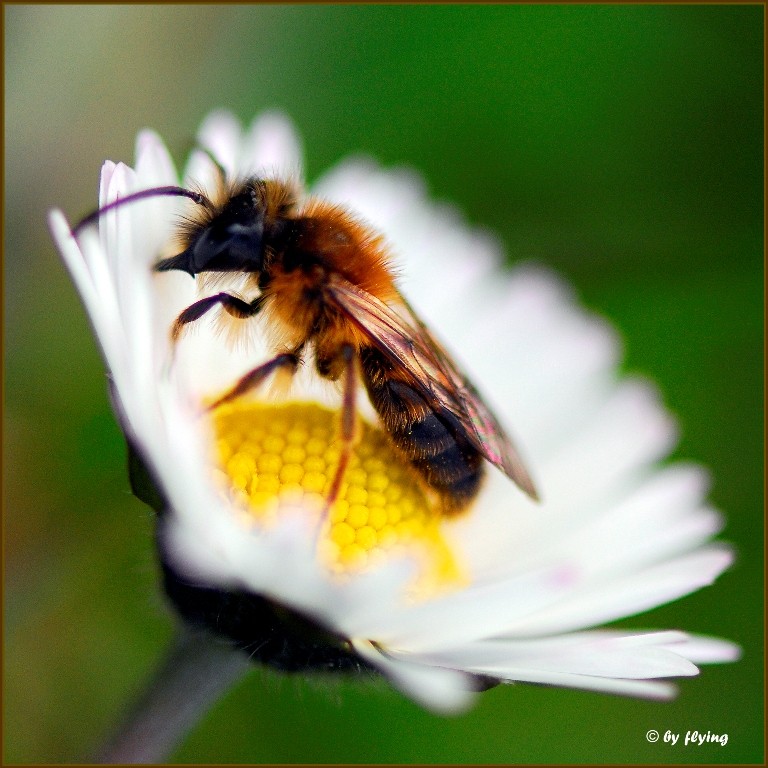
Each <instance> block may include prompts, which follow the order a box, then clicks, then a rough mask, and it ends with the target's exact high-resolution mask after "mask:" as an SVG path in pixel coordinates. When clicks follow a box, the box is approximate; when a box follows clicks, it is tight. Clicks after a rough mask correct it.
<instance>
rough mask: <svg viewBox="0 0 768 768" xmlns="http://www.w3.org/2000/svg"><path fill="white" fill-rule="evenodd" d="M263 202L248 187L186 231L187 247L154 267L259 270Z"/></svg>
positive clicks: (196, 270)
mask: <svg viewBox="0 0 768 768" xmlns="http://www.w3.org/2000/svg"><path fill="white" fill-rule="evenodd" d="M264 219H265V210H264V205H263V204H261V203H260V200H259V196H258V191H257V190H256V189H255V188H254V187H252V186H247V187H246V188H245V189H244V190H243V191H242V192H238V193H237V194H235V195H232V196H231V197H230V198H229V199H228V200H227V202H226V204H225V205H224V206H223V207H222V208H221V209H220V210H219V211H218V212H216V213H215V214H214V215H212V216H210V215H209V216H206V219H205V221H204V222H201V223H195V224H193V225H192V226H191V227H190V228H189V231H188V232H187V242H188V245H187V247H186V248H185V249H184V250H183V251H182V252H181V253H179V254H177V255H176V256H171V257H170V258H168V259H163V260H162V261H161V262H159V263H158V264H157V265H156V266H155V269H156V270H157V271H158V272H167V271H169V270H173V269H179V270H183V271H184V272H187V273H189V274H190V275H192V276H194V275H196V274H198V273H199V272H261V270H262V268H263V265H264Z"/></svg>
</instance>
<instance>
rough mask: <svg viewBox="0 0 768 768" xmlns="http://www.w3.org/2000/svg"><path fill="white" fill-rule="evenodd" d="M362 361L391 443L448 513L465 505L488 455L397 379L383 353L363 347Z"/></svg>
mask: <svg viewBox="0 0 768 768" xmlns="http://www.w3.org/2000/svg"><path fill="white" fill-rule="evenodd" d="M360 359H361V363H362V368H363V378H364V380H365V386H366V389H367V390H368V396H369V397H370V399H371V403H372V404H373V407H374V408H375V409H376V412H377V413H378V414H379V416H380V417H381V420H382V422H383V424H384V426H385V427H386V430H387V432H388V433H389V436H390V437H391V438H392V442H393V443H394V444H395V446H396V447H397V448H398V449H399V450H400V451H401V452H402V453H403V454H404V456H405V457H406V458H407V459H408V460H409V461H410V463H411V464H412V465H413V467H414V468H415V469H416V470H417V471H418V473H419V474H420V475H421V476H422V477H423V478H424V480H425V482H426V483H427V485H428V486H429V487H430V488H431V489H432V490H434V491H435V492H436V493H438V494H439V495H440V496H441V498H442V501H443V507H444V511H446V512H458V511H460V510H461V509H463V508H464V507H465V506H466V505H467V504H469V503H470V502H471V501H472V499H474V497H475V496H476V495H477V492H478V490H479V489H480V483H481V481H482V477H483V457H482V456H481V454H480V453H479V452H478V451H477V449H476V448H475V447H474V446H472V445H471V444H470V442H469V440H468V439H467V437H466V433H465V430H464V428H463V427H462V426H461V423H460V422H459V420H458V419H457V418H456V417H455V416H454V415H453V414H452V413H451V412H450V411H448V410H446V409H445V408H443V407H442V406H441V405H440V404H439V403H438V402H431V401H429V400H428V399H427V398H426V397H425V396H424V395H422V394H421V393H420V392H419V391H417V390H416V389H414V388H413V387H412V386H410V385H409V384H408V383H407V382H404V381H402V380H400V379H398V378H397V373H396V372H394V371H393V369H392V366H391V365H390V364H389V363H388V361H387V360H386V359H385V358H383V357H382V355H381V354H380V353H379V352H378V351H376V350H374V349H364V350H362V351H361V355H360Z"/></svg>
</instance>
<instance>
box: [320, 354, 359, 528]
mask: <svg viewBox="0 0 768 768" xmlns="http://www.w3.org/2000/svg"><path fill="white" fill-rule="evenodd" d="M341 359H342V360H343V363H344V370H343V374H342V375H343V377H344V384H343V386H344V389H343V393H342V403H341V452H340V454H339V463H338V464H337V465H336V472H335V473H334V475H333V480H332V481H331V487H330V489H329V490H328V495H327V496H326V497H325V508H324V509H323V515H322V518H321V520H322V521H325V520H327V519H328V517H329V513H330V511H331V507H332V506H333V505H334V503H335V502H336V499H337V498H338V496H339V491H340V490H341V483H342V481H343V480H344V475H345V474H346V471H347V467H348V466H349V460H350V459H351V458H352V448H353V446H354V444H355V431H356V430H355V428H356V426H357V407H356V399H357V385H358V375H359V374H358V369H357V365H358V363H357V354H356V353H355V350H354V349H353V348H352V347H351V346H350V345H349V344H345V345H344V346H343V347H342V349H341Z"/></svg>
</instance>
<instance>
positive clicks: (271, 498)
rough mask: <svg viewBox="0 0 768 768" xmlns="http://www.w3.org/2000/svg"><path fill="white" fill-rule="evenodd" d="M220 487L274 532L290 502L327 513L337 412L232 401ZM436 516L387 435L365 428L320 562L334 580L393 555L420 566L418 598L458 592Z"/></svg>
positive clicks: (224, 411) (336, 451)
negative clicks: (411, 558)
mask: <svg viewBox="0 0 768 768" xmlns="http://www.w3.org/2000/svg"><path fill="white" fill-rule="evenodd" d="M213 425H214V430H215V434H216V437H217V453H218V456H217V457H216V459H217V460H216V465H217V467H218V469H216V470H214V472H215V474H216V478H217V481H218V483H219V485H220V487H221V489H222V491H223V492H224V493H226V494H227V495H228V497H229V499H230V501H232V502H233V504H235V506H236V507H237V508H238V509H239V510H241V511H243V512H245V513H246V515H247V516H248V518H250V519H252V520H254V521H258V522H261V523H265V524H268V523H269V522H270V521H274V520H275V519H276V517H277V515H278V514H279V510H280V509H281V508H284V507H285V505H286V503H288V504H299V505H301V506H302V507H303V508H306V509H310V510H312V511H317V513H318V515H320V514H322V512H323V510H324V509H325V507H326V503H327V502H326V498H327V494H328V491H329V488H330V486H331V483H332V482H333V478H334V475H335V471H336V467H337V466H338V462H339V456H340V442H339V439H338V431H339V429H338V425H339V415H338V413H336V412H334V411H331V410H328V409H326V408H321V407H320V406H318V405H314V404H307V403H301V404H299V403H292V404H286V405H277V406H276V405H271V404H263V403H254V402H252V401H251V402H248V401H236V402H234V403H229V404H226V405H223V406H221V407H219V408H217V409H216V411H215V412H214V413H213ZM440 523H441V520H440V515H439V514H438V512H437V511H436V510H435V509H434V507H433V505H431V504H430V502H429V499H428V498H427V496H426V495H425V494H424V491H423V490H422V488H421V485H420V484H419V482H417V481H416V479H415V478H414V475H413V472H412V470H411V469H410V468H409V467H407V466H406V465H405V464H404V463H403V461H402V459H400V457H399V456H398V455H397V454H396V453H395V451H394V450H393V448H392V446H391V444H390V442H389V440H388V438H387V436H386V435H385V434H384V433H383V432H382V431H381V430H380V429H377V428H375V427H372V426H370V425H369V424H367V423H365V422H362V423H361V424H360V429H359V439H358V440H357V441H356V444H355V447H354V450H353V453H352V456H351V459H350V462H349V465H348V468H347V471H346V472H345V474H344V479H343V481H342V483H341V488H340V491H339V495H338V498H337V499H336V501H335V502H334V504H333V505H332V506H331V508H330V510H329V512H328V513H327V520H326V521H325V524H324V525H323V526H322V529H321V533H320V537H319V540H318V556H319V557H320V559H321V562H323V563H324V564H325V565H326V566H327V567H328V568H329V569H330V570H331V571H332V572H334V573H336V574H348V573H352V572H359V571H361V570H363V569H365V568H367V567H370V566H372V565H375V564H377V563H380V562H382V560H383V559H385V558H387V557H390V556H392V555H393V554H397V553H402V552H409V553H411V554H413V553H415V554H416V556H417V558H418V562H420V563H421V571H420V573H419V576H418V579H417V583H416V584H415V585H414V596H416V597H418V596H422V597H423V596H427V595H430V594H434V593H435V592H436V591H442V590H444V589H446V588H451V587H452V586H453V587H456V586H459V584H460V583H461V582H462V579H463V577H462V573H461V570H460V568H459V566H458V563H457V562H456V558H455V556H454V554H453V552H452V551H451V549H450V548H449V546H448V543H447V542H446V540H445V538H444V537H443V534H442V532H441V525H440Z"/></svg>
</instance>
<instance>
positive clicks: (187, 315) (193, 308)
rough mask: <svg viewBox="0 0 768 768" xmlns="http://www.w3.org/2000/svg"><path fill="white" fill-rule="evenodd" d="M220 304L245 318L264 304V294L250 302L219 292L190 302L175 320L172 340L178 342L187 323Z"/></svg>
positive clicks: (231, 312)
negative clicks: (192, 302)
mask: <svg viewBox="0 0 768 768" xmlns="http://www.w3.org/2000/svg"><path fill="white" fill-rule="evenodd" d="M218 304H221V306H222V307H224V309H225V310H226V311H227V312H228V313H229V314H230V315H232V316H233V317H239V318H241V319H245V318H247V317H253V316H254V315H255V314H257V313H258V312H259V310H260V309H261V308H262V306H263V304H264V294H262V295H261V296H258V297H257V298H255V299H254V300H253V301H250V302H248V301H243V299H238V298H237V296H232V295H231V294H229V293H217V294H215V295H214V296H207V297H206V298H204V299H200V301H196V302H195V303H194V304H190V305H189V306H188V307H187V308H186V309H185V310H184V311H183V312H182V313H181V314H180V315H179V316H178V317H177V318H176V320H174V323H173V327H172V328H171V341H173V342H174V343H176V342H177V341H178V340H179V337H180V336H181V333H182V331H183V330H184V327H185V326H186V325H188V324H189V323H193V322H195V320H199V319H200V318H201V317H202V316H203V315H204V314H205V313H206V312H208V311H209V310H211V309H213V308H214V307H215V306H216V305H218Z"/></svg>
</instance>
